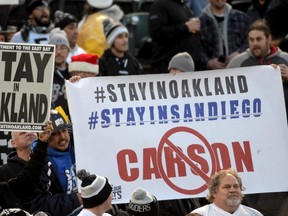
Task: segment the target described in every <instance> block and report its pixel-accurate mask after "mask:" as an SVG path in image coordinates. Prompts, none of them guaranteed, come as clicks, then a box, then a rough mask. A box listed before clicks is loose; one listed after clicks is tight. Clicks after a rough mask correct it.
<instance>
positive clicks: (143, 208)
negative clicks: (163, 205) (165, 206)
mask: <svg viewBox="0 0 288 216" xmlns="http://www.w3.org/2000/svg"><path fill="white" fill-rule="evenodd" d="M128 213H129V214H130V215H134V216H158V215H159V204H158V201H157V199H156V197H155V196H154V195H152V194H151V193H149V192H147V191H145V190H144V189H142V188H138V189H136V190H134V191H133V194H132V197H131V199H130V202H129V208H128Z"/></svg>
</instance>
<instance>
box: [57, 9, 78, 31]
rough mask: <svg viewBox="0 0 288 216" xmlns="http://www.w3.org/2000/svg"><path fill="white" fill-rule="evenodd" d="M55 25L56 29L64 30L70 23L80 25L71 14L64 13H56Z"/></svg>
mask: <svg viewBox="0 0 288 216" xmlns="http://www.w3.org/2000/svg"><path fill="white" fill-rule="evenodd" d="M54 17H55V19H54V24H55V28H57V27H58V28H60V29H61V30H62V29H64V28H65V27H66V26H67V25H69V24H70V23H78V21H77V19H76V18H75V17H74V16H73V15H72V14H69V13H63V12H62V11H59V10H58V11H56V12H55V14H54Z"/></svg>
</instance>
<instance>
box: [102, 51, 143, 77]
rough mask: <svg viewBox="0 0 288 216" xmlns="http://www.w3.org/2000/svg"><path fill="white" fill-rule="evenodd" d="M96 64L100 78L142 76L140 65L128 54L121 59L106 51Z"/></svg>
mask: <svg viewBox="0 0 288 216" xmlns="http://www.w3.org/2000/svg"><path fill="white" fill-rule="evenodd" d="M98 64H99V75H100V76H118V75H138V74H142V66H141V64H140V63H139V61H138V60H137V59H136V58H134V57H133V56H131V55H130V54H129V53H125V55H124V57H123V58H118V57H116V56H115V55H114V54H113V53H112V52H111V49H107V50H105V52H104V54H103V55H102V56H101V58H100V59H99V62H98Z"/></svg>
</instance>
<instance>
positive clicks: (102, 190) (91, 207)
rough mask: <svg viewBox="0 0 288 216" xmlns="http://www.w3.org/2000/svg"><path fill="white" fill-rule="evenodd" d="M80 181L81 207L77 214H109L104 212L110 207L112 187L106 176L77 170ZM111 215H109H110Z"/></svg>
mask: <svg viewBox="0 0 288 216" xmlns="http://www.w3.org/2000/svg"><path fill="white" fill-rule="evenodd" d="M77 177H78V178H79V179H80V180H81V181H82V183H81V197H82V201H83V209H82V211H81V212H80V214H78V216H92V215H95V216H96V215H97V216H109V215H110V214H108V213H105V212H106V211H108V210H109V209H110V208H111V203H112V187H111V185H110V184H109V182H108V179H107V178H106V177H103V176H100V175H94V174H92V175H90V174H89V173H87V172H86V170H80V171H78V172H77ZM110 216H111V215H110Z"/></svg>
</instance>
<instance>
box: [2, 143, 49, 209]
mask: <svg viewBox="0 0 288 216" xmlns="http://www.w3.org/2000/svg"><path fill="white" fill-rule="evenodd" d="M47 145H48V143H44V142H41V141H38V145H37V147H36V148H35V150H34V152H33V153H32V154H31V159H30V160H29V161H28V162H27V164H26V166H25V168H24V170H23V171H22V172H21V173H20V174H19V175H17V177H16V178H13V179H10V180H9V181H8V182H5V181H2V182H0V209H1V208H2V209H4V208H21V207H22V205H21V201H22V200H24V199H25V198H26V197H27V196H29V195H30V194H31V193H32V192H33V191H34V189H35V187H36V185H37V184H38V181H39V178H40V175H41V171H42V168H43V166H44V164H45V158H46V154H47Z"/></svg>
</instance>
